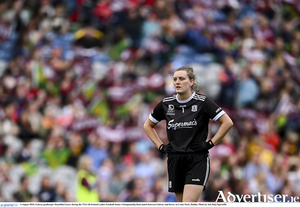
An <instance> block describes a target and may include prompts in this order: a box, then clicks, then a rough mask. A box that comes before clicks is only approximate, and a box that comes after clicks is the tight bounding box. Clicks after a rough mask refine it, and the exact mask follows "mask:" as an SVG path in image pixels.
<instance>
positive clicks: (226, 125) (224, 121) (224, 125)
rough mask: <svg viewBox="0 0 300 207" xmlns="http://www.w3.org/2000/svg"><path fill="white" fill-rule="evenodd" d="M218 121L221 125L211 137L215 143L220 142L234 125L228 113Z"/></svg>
mask: <svg viewBox="0 0 300 207" xmlns="http://www.w3.org/2000/svg"><path fill="white" fill-rule="evenodd" d="M217 121H218V122H219V123H220V124H221V125H220V127H219V129H218V131H217V133H216V134H215V136H214V137H213V138H212V139H211V141H212V142H213V144H214V145H216V144H218V143H219V142H220V141H221V140H222V139H223V138H224V136H225V135H226V134H227V132H228V131H229V129H230V128H231V127H232V126H233V122H232V120H231V118H230V117H229V116H228V115H227V114H226V113H224V114H223V115H222V116H221V117H220V118H219V119H218V120H217Z"/></svg>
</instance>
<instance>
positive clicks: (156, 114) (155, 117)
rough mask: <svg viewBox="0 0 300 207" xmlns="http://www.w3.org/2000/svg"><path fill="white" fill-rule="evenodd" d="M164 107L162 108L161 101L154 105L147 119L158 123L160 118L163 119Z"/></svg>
mask: <svg viewBox="0 0 300 207" xmlns="http://www.w3.org/2000/svg"><path fill="white" fill-rule="evenodd" d="M164 114H165V113H164V108H163V103H162V101H161V102H159V103H158V104H157V105H156V107H155V108H154V109H153V111H152V112H151V114H150V115H149V119H150V120H151V121H152V122H153V123H156V124H157V123H158V122H160V121H161V120H163V119H165V115H164Z"/></svg>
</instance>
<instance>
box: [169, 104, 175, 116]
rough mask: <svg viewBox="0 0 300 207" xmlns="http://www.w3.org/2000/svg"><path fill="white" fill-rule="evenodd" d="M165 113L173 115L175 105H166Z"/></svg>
mask: <svg viewBox="0 0 300 207" xmlns="http://www.w3.org/2000/svg"><path fill="white" fill-rule="evenodd" d="M167 115H175V107H174V105H172V104H169V105H168V111H167Z"/></svg>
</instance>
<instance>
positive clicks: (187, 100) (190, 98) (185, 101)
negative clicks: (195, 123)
mask: <svg viewBox="0 0 300 207" xmlns="http://www.w3.org/2000/svg"><path fill="white" fill-rule="evenodd" d="M194 95H195V92H193V94H192V95H191V96H190V97H189V98H188V99H186V100H184V101H179V99H178V94H176V100H177V101H178V103H187V102H189V101H190V100H192V98H193V96H194Z"/></svg>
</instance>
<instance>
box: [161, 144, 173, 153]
mask: <svg viewBox="0 0 300 207" xmlns="http://www.w3.org/2000/svg"><path fill="white" fill-rule="evenodd" d="M158 150H159V151H160V153H162V154H164V153H168V152H171V151H172V147H171V146H170V145H164V144H161V145H160V146H159V148H158Z"/></svg>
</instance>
